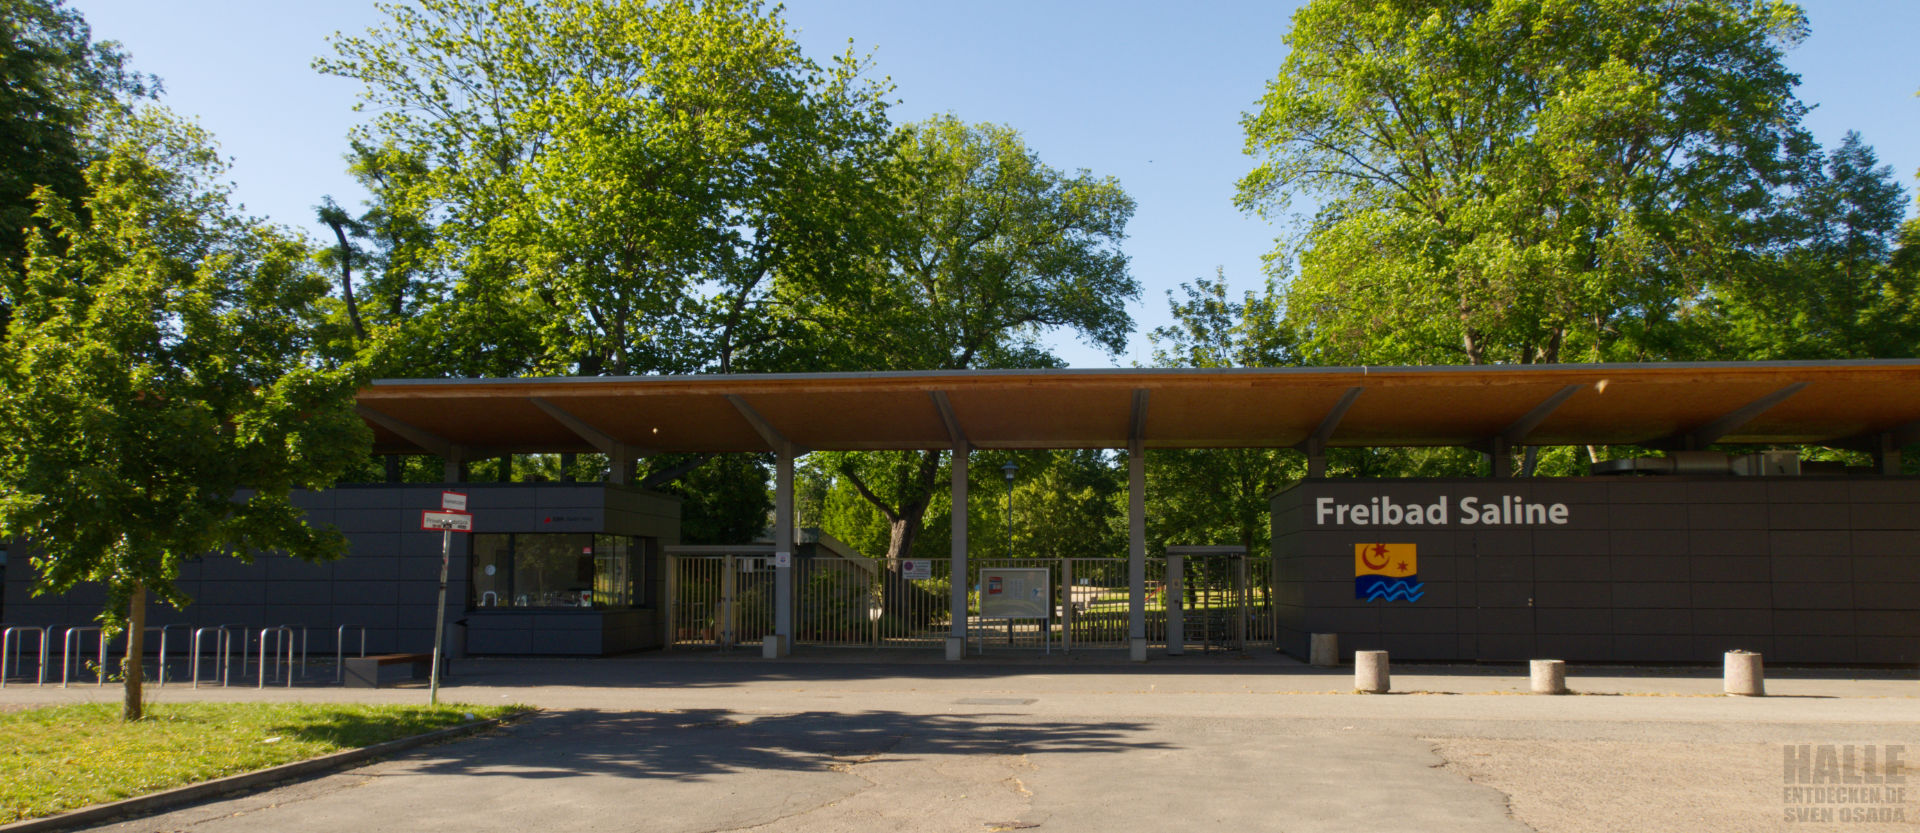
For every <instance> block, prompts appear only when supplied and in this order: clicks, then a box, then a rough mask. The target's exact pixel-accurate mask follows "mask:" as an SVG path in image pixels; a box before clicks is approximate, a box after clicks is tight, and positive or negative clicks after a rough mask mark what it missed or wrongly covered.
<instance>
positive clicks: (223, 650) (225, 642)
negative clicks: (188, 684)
mask: <svg viewBox="0 0 1920 833" xmlns="http://www.w3.org/2000/svg"><path fill="white" fill-rule="evenodd" d="M209 632H211V633H212V634H213V636H214V646H213V650H214V655H213V673H214V676H215V677H216V678H218V679H219V680H220V684H221V685H223V686H224V685H226V684H227V667H228V666H229V665H232V664H233V632H232V631H229V630H227V626H226V625H208V626H207V627H204V628H195V629H194V631H193V687H194V688H199V687H200V658H201V657H202V656H204V654H203V653H202V651H201V648H202V642H201V637H202V636H203V635H205V634H207V633H209Z"/></svg>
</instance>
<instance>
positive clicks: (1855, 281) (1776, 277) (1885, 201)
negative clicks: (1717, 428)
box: [1698, 132, 1920, 359]
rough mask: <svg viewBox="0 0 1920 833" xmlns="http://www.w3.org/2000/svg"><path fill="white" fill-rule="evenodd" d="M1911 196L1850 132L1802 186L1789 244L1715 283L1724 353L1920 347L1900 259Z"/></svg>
mask: <svg viewBox="0 0 1920 833" xmlns="http://www.w3.org/2000/svg"><path fill="white" fill-rule="evenodd" d="M1905 203H1906V197H1905V194H1904V193H1903V192H1902V190H1901V188H1900V185H1899V183H1898V182H1896V181H1895V180H1894V175H1893V168H1892V167H1891V166H1888V165H1881V164H1879V159H1878V158H1877V157H1875V155H1874V152H1873V148H1871V147H1869V146H1868V145H1867V144H1866V143H1865V142H1863V141H1861V139H1860V134H1858V133H1854V132H1849V133H1847V135H1846V138H1845V139H1844V140H1843V141H1842V142H1841V145H1840V147H1839V148H1838V149H1836V150H1834V151H1833V153H1832V154H1830V155H1829V156H1828V157H1827V161H1826V166H1825V167H1824V169H1821V170H1818V171H1815V172H1813V174H1811V175H1810V176H1808V177H1807V181H1806V182H1805V184H1804V185H1803V186H1802V187H1801V188H1800V189H1799V192H1798V193H1797V194H1796V195H1795V199H1794V200H1793V202H1792V205H1791V207H1792V209H1793V210H1792V211H1791V212H1790V213H1789V214H1788V215H1787V218H1788V219H1789V220H1790V221H1791V222H1792V223H1793V224H1794V225H1793V228H1792V233H1791V238H1790V244H1789V245H1784V246H1782V247H1780V249H1779V251H1778V252H1777V253H1774V254H1773V255H1772V256H1771V257H1769V258H1768V259H1766V260H1764V261H1761V262H1757V263H1754V264H1753V265H1752V267H1751V268H1750V269H1748V270H1746V271H1744V272H1743V273H1741V274H1738V275H1734V276H1731V277H1730V278H1729V279H1728V280H1725V281H1722V282H1720V283H1719V284H1717V285H1716V286H1715V287H1714V291H1713V293H1712V296H1711V297H1710V298H1709V299H1708V304H1707V311H1708V312H1709V313H1710V315H1711V317H1710V319H1709V320H1710V321H1711V322H1712V326H1711V328H1710V330H1711V333H1712V337H1711V338H1710V339H1706V340H1705V341H1704V343H1703V344H1702V345H1701V347H1700V349H1699V351H1698V353H1699V354H1700V355H1702V356H1712V357H1716V358H1740V359H1839V358H1859V357H1868V356H1878V357H1894V356H1910V355H1913V354H1914V350H1915V348H1916V346H1920V328H1916V327H1915V326H1914V325H1915V322H1914V313H1913V303H1914V300H1913V299H1914V298H1915V297H1916V293H1915V289H1916V283H1915V278H1916V277H1920V276H1916V275H1915V274H1914V272H1913V271H1912V270H1910V269H1903V268H1900V266H1899V265H1897V264H1895V263H1894V262H1893V255H1894V252H1895V250H1896V249H1897V247H1898V246H1899V238H1900V226H1901V220H1902V219H1903V218H1904V217H1905V215H1906V204H1905Z"/></svg>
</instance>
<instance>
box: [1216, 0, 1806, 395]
mask: <svg viewBox="0 0 1920 833" xmlns="http://www.w3.org/2000/svg"><path fill="white" fill-rule="evenodd" d="M1805 29H1806V22H1805V18H1804V16H1803V15H1802V14H1801V13H1800V11H1799V9H1797V8H1796V7H1794V6H1792V5H1790V4H1787V3H1784V2H1776V1H1775V0H1763V1H1762V2H1745V0H1685V2H1668V0H1565V2H1544V0H1445V2H1438V3H1402V2H1386V1H1385V0H1381V1H1380V2H1366V1H1364V0H1318V1H1317V2H1313V3H1310V4H1309V5H1307V6H1306V7H1305V8H1303V9H1301V11H1300V12H1299V13H1298V14H1297V15H1296V16H1295V17H1294V23H1293V29H1292V31H1291V32H1290V34H1289V35H1288V43H1289V45H1290V47H1291V49H1290V52H1289V53H1288V56H1287V58H1286V60H1285V63H1284V64H1283V65H1282V66H1281V69H1280V73H1279V76H1278V78H1276V79H1275V80H1274V81H1271V82H1269V84H1268V87H1267V91H1266V95H1265V97H1264V98H1263V99H1262V100H1261V102H1260V109H1259V111H1258V112H1256V113H1253V114H1250V115H1248V116H1246V118H1245V119H1244V121H1243V124H1244V126H1245V128H1246V133H1247V150H1248V152H1249V153H1250V154H1252V155H1254V156H1256V157H1257V158H1258V159H1259V165H1258V167H1256V168H1255V169H1254V171H1253V172H1252V173H1250V174H1248V175H1247V177H1246V178H1244V179H1243V180H1241V182H1240V188H1239V194H1238V201H1239V202H1240V204H1241V205H1242V206H1243V207H1245V208H1249V209H1257V210H1260V211H1263V212H1268V213H1275V212H1281V211H1284V210H1285V209H1286V207H1287V206H1288V201H1289V200H1290V199H1291V198H1292V197H1294V196H1295V195H1297V194H1303V195H1306V196H1309V197H1311V198H1314V199H1316V200H1318V204H1319V213H1318V215H1317V216H1316V217H1315V218H1314V220H1313V222H1312V223H1311V224H1310V227H1309V228H1308V230H1307V231H1306V232H1305V234H1304V236H1303V237H1301V238H1300V239H1298V240H1296V241H1294V243H1295V245H1296V249H1297V253H1298V263H1299V266H1298V269H1299V273H1298V276H1297V277H1295V278H1294V279H1293V280H1292V282H1291V283H1290V285H1289V286H1288V289H1287V315H1288V317H1289V319H1290V320H1291V321H1292V322H1293V326H1294V327H1295V328H1296V329H1297V330H1298V332H1299V333H1300V335H1301V339H1302V343H1303V352H1304V354H1305V355H1307V356H1308V357H1309V358H1310V359H1312V360H1314V361H1317V362H1328V363H1363V362H1364V363H1376V364H1379V363H1398V364H1418V363H1435V362H1440V363H1446V362H1462V363H1469V364H1484V363H1495V362H1556V361H1569V360H1652V359H1661V358H1673V357H1676V355H1675V354H1676V352H1678V351H1679V350H1682V349H1684V347H1685V345H1686V344H1687V343H1688V339H1687V338H1686V337H1685V335H1684V330H1685V328H1686V327H1687V326H1688V324H1689V323H1690V321H1691V319H1692V318H1694V317H1695V316H1696V313H1697V312H1698V310H1697V306H1698V300H1699V299H1700V298H1702V297H1704V296H1705V294H1707V293H1709V292H1711V291H1712V290H1713V289H1714V288H1715V287H1716V286H1718V285H1719V284H1720V283H1721V282H1724V281H1726V280H1728V279H1729V278H1730V277H1731V276H1733V275H1737V274H1739V273H1740V272H1741V271H1742V270H1744V269H1747V268H1748V267H1749V266H1750V265H1751V264H1753V263H1755V262H1758V261H1761V260H1764V259H1765V258H1766V257H1767V256H1768V254H1769V252H1770V251H1771V247H1773V246H1774V245H1776V244H1777V243H1778V241H1779V239H1780V234H1781V233H1782V231H1783V228H1784V227H1783V220H1782V218H1781V217H1780V216H1779V215H1780V214H1781V213H1783V212H1784V211H1786V210H1787V204H1788V203H1789V202H1790V200H1785V199H1783V198H1784V197H1787V196H1790V195H1791V190H1792V188H1793V187H1794V186H1795V185H1796V184H1797V183H1798V182H1799V181H1800V178H1801V177H1802V176H1803V175H1804V174H1805V173H1806V172H1807V171H1808V170H1809V169H1810V163H1815V164H1817V154H1816V153H1814V148H1813V145H1812V142H1811V140H1810V139H1809V138H1808V136H1807V135H1806V133H1805V132H1804V131H1803V130H1802V129H1801V127H1800V119H1801V115H1802V113H1803V112H1804V109H1805V108H1804V107H1803V106H1802V105H1801V104H1800V103H1799V102H1798V101H1797V100H1795V98H1794V96H1793V93H1792V86H1793V84H1794V82H1795V76H1794V75H1793V74H1792V73H1790V72H1788V71H1787V69H1786V67H1785V66H1784V64H1783V63H1782V57H1781V56H1782V50H1783V49H1785V48H1787V47H1789V46H1791V45H1793V44H1794V43H1796V42H1797V41H1798V40H1800V39H1801V37H1803V35H1804V33H1805ZM1288 254H1289V252H1288V251H1285V250H1283V251H1280V252H1276V254H1275V257H1276V259H1279V260H1285V259H1287V255H1288Z"/></svg>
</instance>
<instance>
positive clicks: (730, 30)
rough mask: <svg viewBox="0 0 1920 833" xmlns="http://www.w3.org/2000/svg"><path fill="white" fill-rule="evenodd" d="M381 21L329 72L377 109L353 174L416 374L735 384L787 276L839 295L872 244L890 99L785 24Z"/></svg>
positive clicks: (559, 15) (435, 1)
mask: <svg viewBox="0 0 1920 833" xmlns="http://www.w3.org/2000/svg"><path fill="white" fill-rule="evenodd" d="M382 8H383V9H384V10H385V11H386V12H387V14H388V16H389V22H388V23H387V25H385V26H384V27H382V28H378V29H375V30H373V31H371V32H368V33H367V34H366V35H365V36H364V37H346V38H338V39H336V40H335V41H334V47H335V50H336V53H337V55H336V57H333V58H328V59H322V60H319V61H317V62H316V67H317V68H318V69H320V70H321V71H323V72H327V73H330V74H334V75H339V76H343V77H348V78H353V79H356V80H359V81H361V82H363V83H364V84H365V85H366V94H365V103H366V105H367V106H369V107H371V108H373V109H375V110H376V111H377V112H378V113H379V115H378V116H377V117H375V119H374V120H373V122H372V123H371V124H369V125H367V126H365V127H363V128H361V129H360V130H359V131H357V132H356V135H355V147H356V169H357V170H358V171H360V172H361V174H362V176H363V178H365V179H369V180H374V184H375V185H376V186H377V187H376V188H375V189H374V191H375V194H376V198H377V199H378V203H377V204H376V206H375V208H376V210H377V211H378V212H379V213H378V216H377V217H376V218H374V219H376V220H384V221H387V222H392V223H394V224H395V225H396V228H395V229H394V233H392V234H389V235H384V236H385V237H386V238H387V240H388V241H389V242H390V243H391V244H392V245H393V246H394V247H395V248H394V249H393V251H392V252H391V257H390V263H389V264H388V266H389V268H390V269H391V268H395V267H396V266H398V267H401V268H404V269H405V271H406V274H407V275H408V276H409V278H408V280H409V281H410V283H409V284H408V285H407V286H408V289H409V291H411V292H414V293H417V294H418V295H419V296H421V297H422V298H423V300H422V301H420V303H422V304H423V305H425V306H428V307H431V308H434V315H433V316H432V317H433V318H435V319H436V320H437V321H438V322H439V323H437V324H436V325H435V326H433V327H431V328H425V327H419V326H410V327H406V328H404V329H403V330H402V336H403V339H402V341H403V342H406V343H404V344H402V345H400V346H399V347H397V348H396V351H395V352H394V354H393V355H394V356H395V361H396V363H404V365H405V366H406V368H407V369H408V370H409V371H410V372H413V373H424V372H450V373H461V374H498V375H514V374H519V373H527V372H533V373H569V374H580V375H597V374H601V373H611V374H631V373H648V372H689V371H695V370H719V371H721V372H726V371H729V370H733V369H735V367H736V365H738V364H740V363H741V361H742V358H743V356H742V354H743V353H750V352H752V350H753V348H754V347H755V346H757V344H758V340H759V339H760V338H761V337H762V336H764V332H763V329H764V328H761V327H759V326H758V325H759V323H760V318H761V317H762V316H761V314H760V313H761V310H760V308H761V306H762V305H763V304H764V303H766V302H767V300H768V299H769V298H770V297H771V295H772V292H773V290H772V282H773V281H774V279H775V277H776V276H781V277H784V278H785V279H788V280H795V281H808V280H835V279H844V277H843V273H844V270H843V269H841V265H842V264H844V263H845V262H846V260H847V259H848V258H849V257H850V256H851V255H852V254H853V253H855V252H858V251H860V250H861V246H859V245H858V242H859V239H860V238H859V231H860V229H861V228H862V226H863V224H862V223H859V222H852V220H855V219H857V218H859V217H861V216H864V215H865V214H866V213H867V210H868V209H866V208H865V207H864V206H867V205H869V204H870V203H871V200H872V196H871V195H873V194H875V193H877V191H876V186H875V184H874V183H872V182H871V180H870V177H869V175H868V173H867V171H869V170H871V169H873V168H875V167H878V166H879V163H880V161H882V160H884V159H885V157H886V155H887V149H886V147H885V144H884V140H885V139H886V137H887V123H886V119H885V102H884V101H883V99H882V95H883V93H884V88H883V87H881V86H879V85H875V84H870V83H867V82H865V81H863V80H862V78H861V72H862V67H861V65H860V62H859V61H857V60H855V59H854V58H853V57H852V56H851V55H847V56H842V57H841V58H840V59H838V60H836V61H835V62H834V63H833V64H832V65H831V66H830V67H826V68H822V67H821V66H819V65H817V64H815V63H814V62H813V61H811V60H809V59H807V58H806V57H805V56H804V55H802V54H801V53H800V50H799V47H798V46H797V45H796V44H795V43H794V41H793V39H792V38H791V36H790V35H789V33H788V32H787V31H786V28H785V25H784V23H783V22H782V20H781V19H780V17H779V13H778V10H777V9H774V10H768V9H767V8H765V7H764V6H762V5H761V4H760V3H759V2H757V0H716V1H715V2H693V0H662V1H661V2H643V1H642V0H552V1H551V2H545V3H530V2H525V1H524V0H425V2H422V3H420V4H418V7H417V8H416V7H413V6H403V5H398V4H394V5H383V6H382ZM375 225H376V227H377V226H378V223H376V224H375ZM849 234H851V235H852V239H851V241H849V240H848V239H847V235H849ZM376 236H380V235H379V234H378V233H377V232H376ZM392 288H397V287H391V288H390V289H392Z"/></svg>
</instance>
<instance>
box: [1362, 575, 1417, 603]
mask: <svg viewBox="0 0 1920 833" xmlns="http://www.w3.org/2000/svg"><path fill="white" fill-rule="evenodd" d="M1426 586H1427V585H1426V584H1425V583H1424V582H1418V581H1416V582H1413V583H1411V584H1409V583H1408V582H1407V580H1406V579H1401V580H1399V581H1391V582H1384V581H1383V582H1380V583H1378V584H1375V585H1373V587H1372V589H1370V590H1368V591H1367V596H1366V599H1367V601H1370V602H1372V601H1379V600H1382V599H1385V600H1386V601H1389V602H1398V601H1408V602H1417V601H1420V597H1421V596H1425V595H1426V594H1427V591H1426V589H1425V588H1426Z"/></svg>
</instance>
